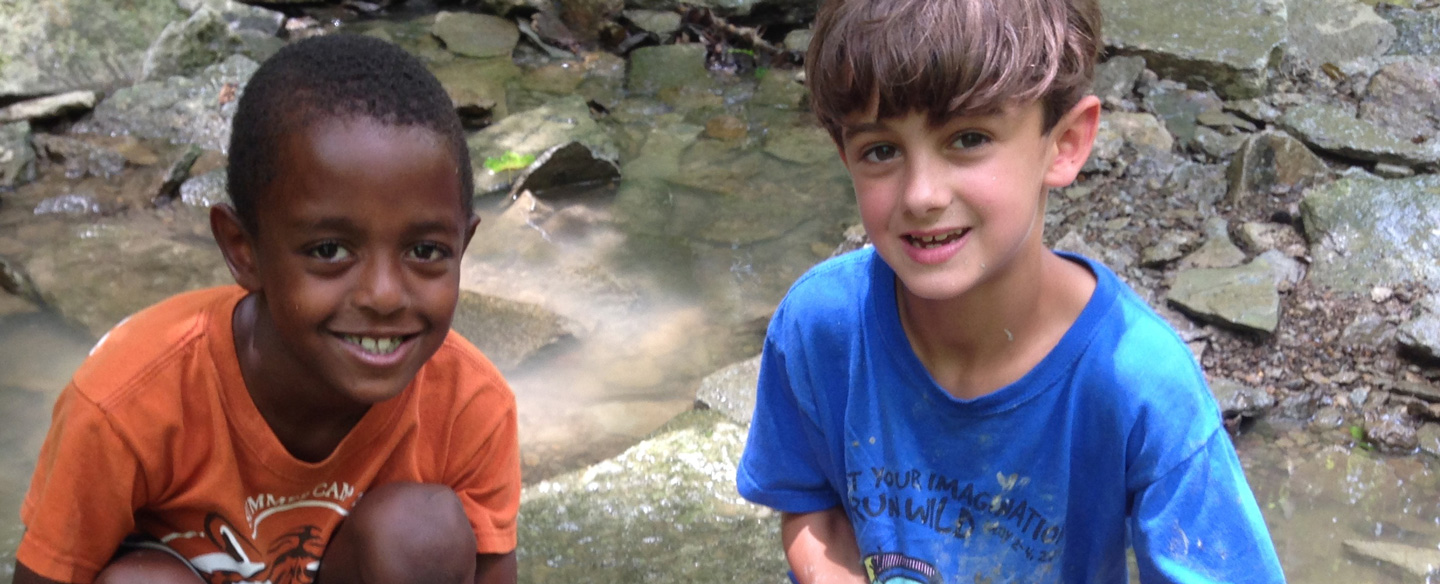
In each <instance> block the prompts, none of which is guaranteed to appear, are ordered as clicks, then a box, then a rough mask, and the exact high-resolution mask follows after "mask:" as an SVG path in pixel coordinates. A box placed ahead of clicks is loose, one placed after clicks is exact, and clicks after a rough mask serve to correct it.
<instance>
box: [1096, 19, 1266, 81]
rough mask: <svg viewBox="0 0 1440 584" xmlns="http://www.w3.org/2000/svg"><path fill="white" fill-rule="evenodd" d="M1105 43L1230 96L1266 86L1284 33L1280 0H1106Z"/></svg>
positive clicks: (1168, 74)
mask: <svg viewBox="0 0 1440 584" xmlns="http://www.w3.org/2000/svg"><path fill="white" fill-rule="evenodd" d="M1100 5H1101V9H1102V12H1103V13H1104V18H1105V24H1104V34H1105V44H1106V45H1109V46H1110V47H1112V48H1114V49H1116V50H1118V51H1119V52H1120V53H1122V54H1129V55H1138V56H1142V57H1144V58H1145V62H1146V63H1147V64H1149V66H1150V68H1151V69H1153V70H1155V71H1156V72H1157V73H1160V74H1161V75H1162V76H1164V77H1167V78H1170V79H1175V80H1177V81H1181V82H1185V83H1187V84H1194V86H1195V87H1209V88H1213V89H1215V90H1216V91H1217V92H1219V93H1220V94H1221V95H1223V96H1226V97H1232V98H1243V97H1254V96H1257V95H1259V94H1260V93H1261V92H1262V90H1263V89H1264V88H1265V80H1266V68H1267V66H1268V65H1269V64H1270V63H1271V62H1272V60H1274V59H1275V57H1276V56H1278V52H1279V49H1280V47H1282V46H1283V43H1284V41H1285V38H1286V11H1285V2H1283V0H1217V1H1214V2H1172V1H1171V0H1106V1H1105V2H1101V3H1100Z"/></svg>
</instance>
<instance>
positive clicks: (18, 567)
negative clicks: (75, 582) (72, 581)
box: [12, 561, 64, 584]
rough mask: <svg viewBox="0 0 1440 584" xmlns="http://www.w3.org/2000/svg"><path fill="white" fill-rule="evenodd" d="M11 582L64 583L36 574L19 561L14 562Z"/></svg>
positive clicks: (33, 583)
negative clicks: (13, 577)
mask: <svg viewBox="0 0 1440 584" xmlns="http://www.w3.org/2000/svg"><path fill="white" fill-rule="evenodd" d="M12 582H13V583H14V584H64V583H63V582H59V581H56V580H51V579H49V578H46V577H44V576H41V575H39V574H36V573H35V571H34V570H31V569H30V568H29V567H28V566H26V565H25V563H24V562H20V561H16V562H15V579H14V580H12Z"/></svg>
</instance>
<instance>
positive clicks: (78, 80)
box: [0, 0, 188, 96]
mask: <svg viewBox="0 0 1440 584" xmlns="http://www.w3.org/2000/svg"><path fill="white" fill-rule="evenodd" d="M186 16H188V15H187V14H185V13H184V12H183V11H181V9H180V6H178V5H177V4H176V3H175V0H132V1H127V2H94V1H93V0H16V1H12V2H0V22H4V23H5V26H4V29H5V32H4V34H0V96H9V95H45V94H50V93H59V92H64V91H70V90H74V89H105V88H111V87H115V86H120V85H129V84H130V83H133V82H134V81H135V79H136V77H137V76H138V75H139V74H140V68H141V65H142V64H143V62H144V58H145V52H146V50H147V49H148V48H149V47H150V44H151V41H153V40H154V39H155V37H156V36H158V35H159V34H160V32H161V31H162V30H164V28H165V26H166V25H168V24H170V23H171V22H173V21H176V20H181V19H184V18H185V17H186Z"/></svg>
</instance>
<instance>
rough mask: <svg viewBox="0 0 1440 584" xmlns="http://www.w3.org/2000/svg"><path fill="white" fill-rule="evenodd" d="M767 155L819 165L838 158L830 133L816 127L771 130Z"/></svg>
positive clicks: (766, 141)
mask: <svg viewBox="0 0 1440 584" xmlns="http://www.w3.org/2000/svg"><path fill="white" fill-rule="evenodd" d="M765 153H766V154H769V155H771V156H774V157H776V158H779V159H781V160H785V161H788V162H794V163H796V164H817V163H821V162H825V161H827V160H832V159H835V158H836V154H835V142H833V141H831V139H830V133H829V132H826V131H825V130H823V129H821V128H817V127H814V126H808V127H799V128H785V129H775V128H772V129H771V133H770V135H769V137H768V138H766V140H765Z"/></svg>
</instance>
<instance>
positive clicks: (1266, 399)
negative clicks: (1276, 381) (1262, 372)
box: [1210, 379, 1275, 417]
mask: <svg viewBox="0 0 1440 584" xmlns="http://www.w3.org/2000/svg"><path fill="white" fill-rule="evenodd" d="M1210 394H1211V395H1213V396H1215V403H1217V404H1219V405H1220V411H1221V413H1223V414H1224V415H1225V416H1226V417H1230V416H1235V415H1241V416H1254V415H1258V414H1263V413H1265V412H1266V411H1267V410H1269V409H1270V408H1271V407H1272V406H1274V405H1275V398H1273V397H1271V396H1270V394H1269V393H1267V392H1266V391H1265V390H1263V389H1259V388H1255V387H1250V386H1248V385H1244V384H1242V383H1239V382H1237V381H1234V380H1230V379H1214V380H1211V381H1210Z"/></svg>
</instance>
